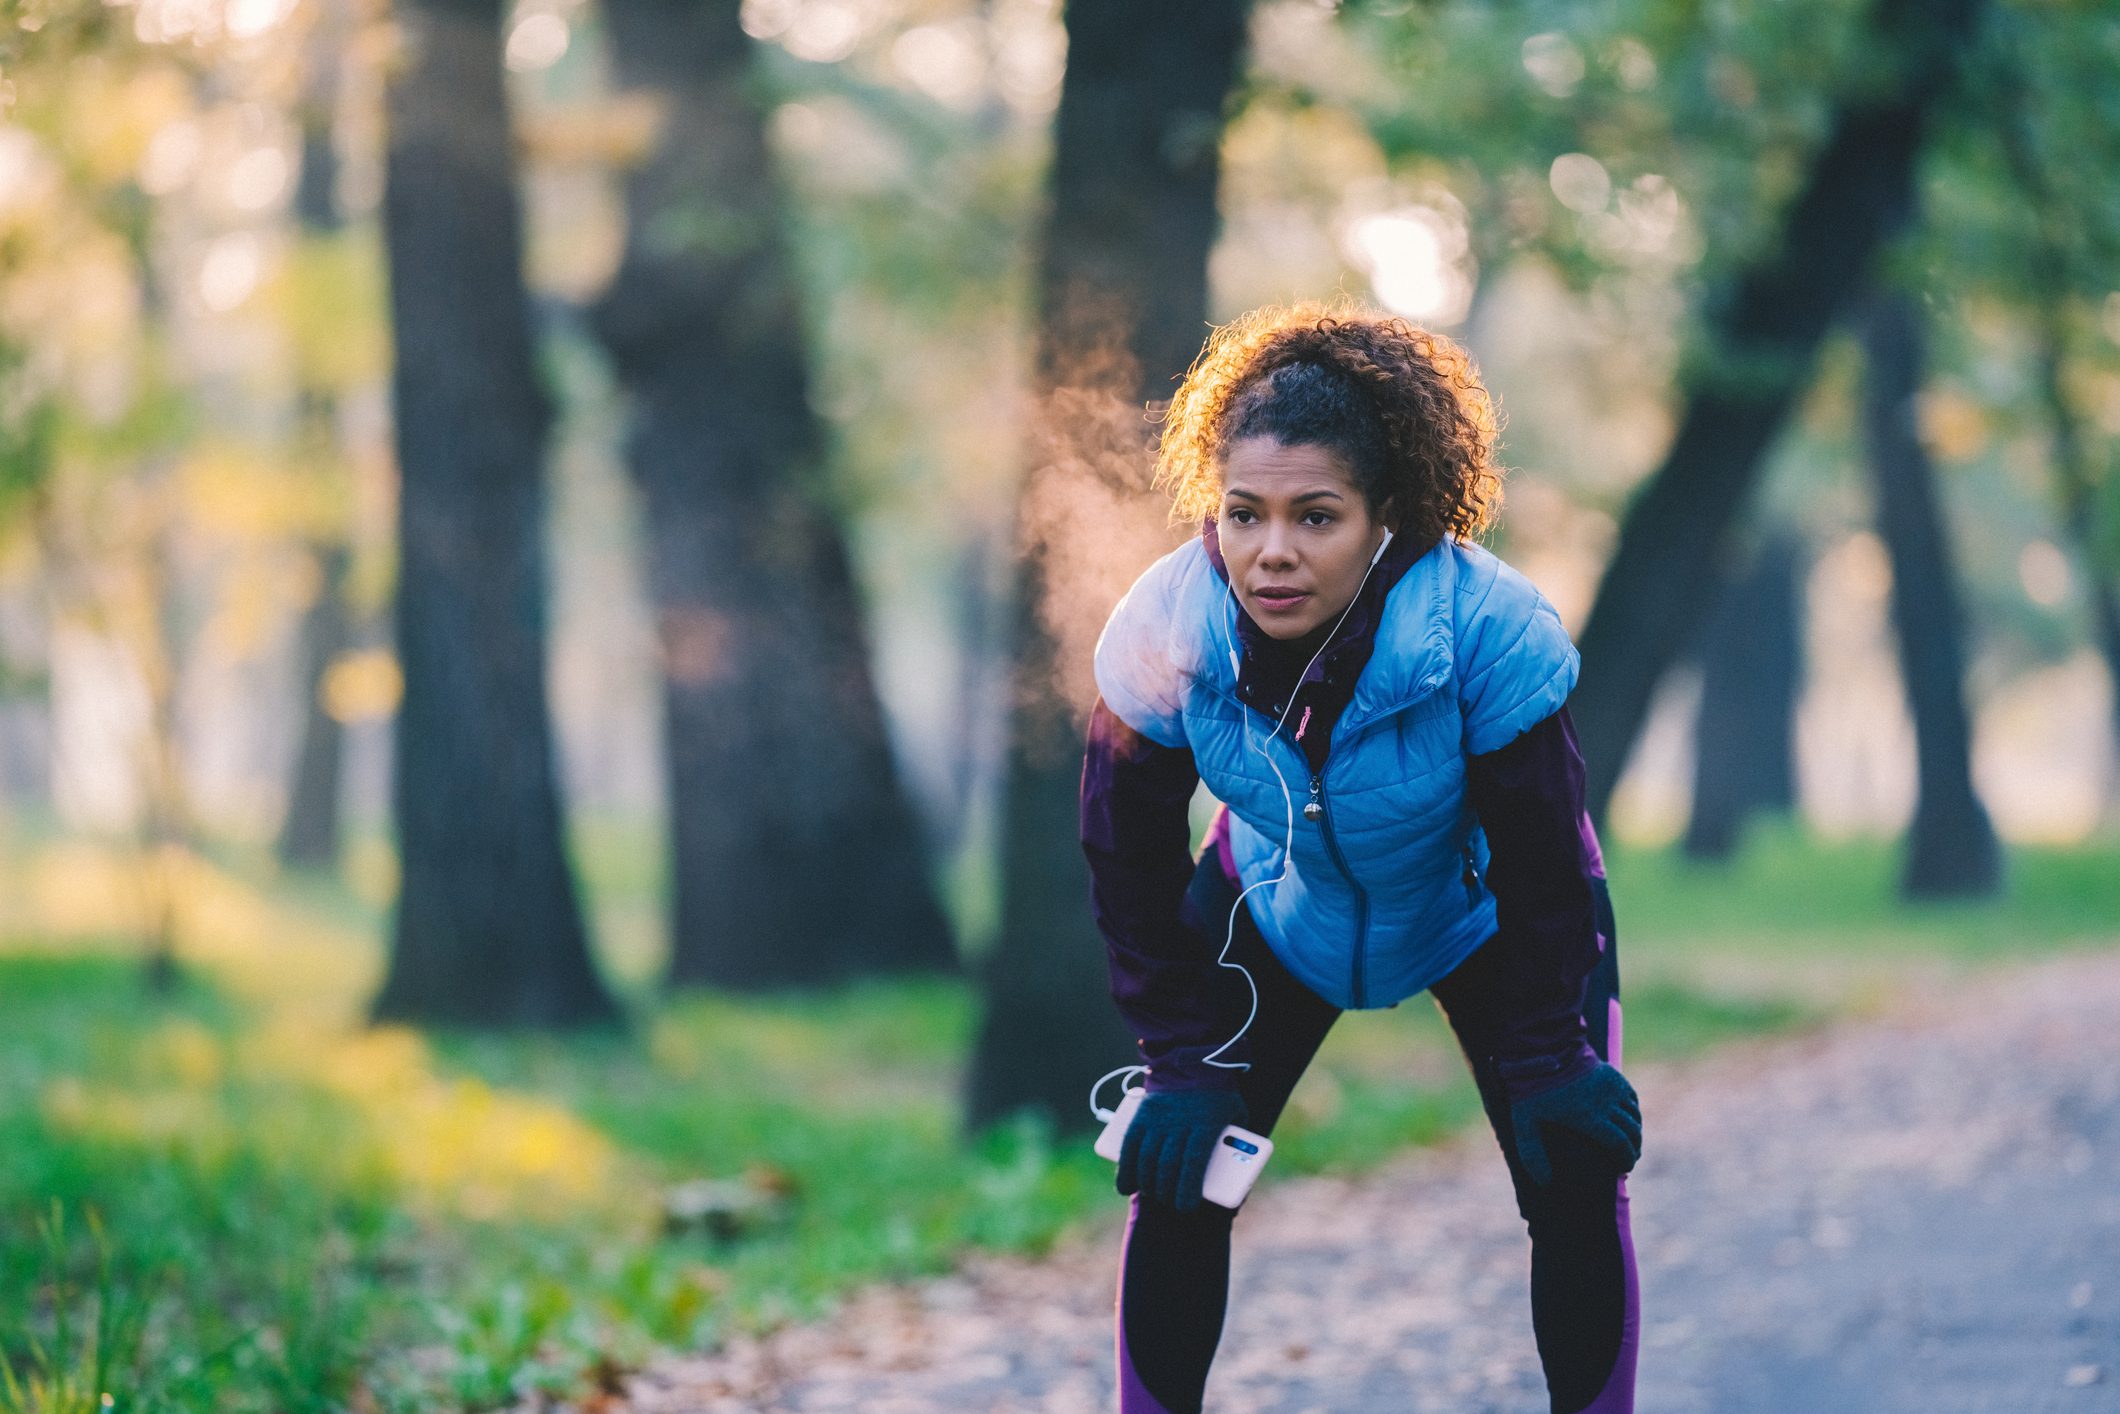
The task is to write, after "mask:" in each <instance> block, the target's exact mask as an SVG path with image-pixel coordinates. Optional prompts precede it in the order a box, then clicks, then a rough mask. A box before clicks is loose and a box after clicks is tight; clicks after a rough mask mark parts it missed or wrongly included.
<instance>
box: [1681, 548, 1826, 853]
mask: <svg viewBox="0 0 2120 1414" xmlns="http://www.w3.org/2000/svg"><path fill="white" fill-rule="evenodd" d="M1806 568H1807V565H1806V564H1805V555H1804V546H1803V540H1802V538H1801V537H1800V536H1799V535H1798V534H1797V533H1796V532H1795V531H1793V530H1792V529H1790V528H1787V527H1776V528H1774V529H1772V530H1770V531H1769V532H1768V533H1767V534H1765V535H1764V536H1762V537H1761V538H1760V543H1759V545H1758V546H1757V547H1756V548H1755V549H1754V550H1753V552H1752V553H1751V555H1750V557H1749V559H1748V560H1747V561H1745V562H1744V563H1743V564H1742V565H1741V566H1740V567H1739V568H1738V570H1737V571H1736V572H1735V573H1731V574H1726V575H1725V577H1724V579H1723V582H1722V587H1721V590H1720V592H1719V594H1718V596H1717V601H1716V605H1715V609H1714V612H1713V613H1711V614H1710V615H1709V617H1708V621H1707V623H1706V624H1704V625H1703V626H1702V633H1701V640H1700V648H1699V650H1698V655H1699V658H1700V669H1701V684H1700V712H1699V714H1698V716H1697V717H1696V719H1695V726H1694V733H1693V745H1694V751H1693V809H1692V813H1691V815H1690V816H1689V817H1688V819H1687V822H1686V836H1685V844H1684V848H1685V852H1686V853H1687V854H1689V855H1691V856H1692V857H1693V858H1695V859H1726V858H1728V857H1729V856H1730V855H1731V854H1732V853H1733V852H1734V851H1735V850H1736V849H1737V846H1738V845H1739V843H1740V842H1741V841H1742V838H1743V834H1744V828H1745V826H1746V825H1747V824H1748V823H1750V821H1751V819H1752V817H1754V816H1755V815H1762V814H1776V815H1783V814H1787V813H1789V812H1790V811H1792V810H1794V809H1795V808H1796V699H1797V696H1798V693H1799V691H1800V690H1801V687H1802V679H1803V634H1804V596H1803V585H1804V572H1805V570H1806Z"/></svg>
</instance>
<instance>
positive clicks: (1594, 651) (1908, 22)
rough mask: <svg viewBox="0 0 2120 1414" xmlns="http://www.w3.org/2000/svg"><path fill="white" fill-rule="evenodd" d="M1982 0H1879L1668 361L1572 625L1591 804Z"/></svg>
mask: <svg viewBox="0 0 2120 1414" xmlns="http://www.w3.org/2000/svg"><path fill="white" fill-rule="evenodd" d="M1984 8H1985V6H1984V3H1983V0H1939V3H1934V4H1920V3H1916V2H1915V0H1881V3H1880V4H1879V5H1878V7H1877V10H1876V14H1875V45H1876V49H1875V53H1876V55H1877V56H1878V58H1879V60H1880V62H1879V63H1878V65H1877V68H1876V73H1875V75H1874V76H1873V78H1872V80H1871V81H1870V82H1869V83H1866V84H1864V85H1863V86H1861V87H1859V88H1857V89H1856V90H1855V91H1854V92H1852V93H1851V94H1849V95H1848V96H1847V97H1846V99H1845V100H1844V101H1843V103H1842V104H1841V106H1840V107H1839V109H1838V111H1837V112H1836V113H1835V115H1834V118H1833V123H1832V128H1831V131H1830V133H1829V135H1828V136H1827V138H1826V140H1825V142H1824V143H1823V144H1822V145H1821V146H1820V147H1819V148H1818V150H1817V152H1816V153H1815V155H1814V156H1813V157H1812V159H1811V161H1810V163H1809V165H1808V169H1807V171H1806V172H1805V175H1804V178H1803V181H1802V183H1801V185H1800V188H1799V189H1798V191H1797V194H1796V196H1795V198H1794V199H1793V200H1792V201H1791V202H1790V203H1789V205H1788V208H1787V212H1786V214H1785V216H1784V217H1783V218H1782V220H1781V222H1780V227H1779V237H1778V239H1777V240H1776V241H1775V242H1774V243H1773V245H1772V246H1771V247H1770V248H1769V249H1768V250H1767V251H1765V252H1763V253H1762V254H1761V255H1760V256H1758V257H1757V258H1756V259H1755V260H1753V261H1751V262H1750V263H1748V264H1747V265H1746V266H1744V267H1743V268H1742V269H1741V270H1740V271H1739V272H1738V273H1737V274H1736V276H1735V278H1734V279H1732V280H1731V281H1730V282H1729V283H1728V285H1727V287H1726V288H1724V289H1723V290H1721V291H1720V292H1719V294H1718V295H1717V297H1716V298H1715V299H1714V300H1713V301H1712V303H1711V306H1710V308H1709V311H1708V314H1707V320H1706V323H1707V334H1708V338H1707V342H1706V344H1705V345H1704V346H1703V347H1702V348H1701V349H1700V350H1699V351H1698V353H1697V355H1696V357H1695V358H1694V360H1693V361H1692V363H1691V366H1690V367H1689V368H1688V369H1687V370H1686V371H1685V373H1684V375H1683V407H1684V410H1683V413H1682V415H1681V417H1680V419H1679V426H1678V432H1677V435H1676V436H1675V438H1674V439H1673V441H1672V444H1671V447H1670V449H1669V451H1668V452H1667V453H1666V454H1665V456H1664V460H1663V463H1662V465H1661V466H1660V467H1659V468H1658V469H1657V471H1656V472H1655V473H1654V474H1653V475H1652V476H1651V477H1650V479H1649V481H1648V483H1647V484H1646V485H1645V486H1644V487H1643V489H1642V490H1641V491H1640V493H1639V494H1638V495H1636V496H1635V498H1634V500H1633V501H1632V503H1631V504H1630V505H1629V507H1628V509H1627V514H1626V517H1625V519H1624V521H1623V523H1622V525H1621V528H1620V535H1619V543H1618V546H1617V548H1616V550H1615V551H1614V553H1613V556H1612V559H1611V561H1610V562H1609V563H1608V564H1607V565H1606V568H1605V572H1604V577H1603V579H1602V580H1601V581H1600V583H1599V587H1598V594H1597V599H1596V602H1595V604H1594V605H1593V607H1592V609H1591V612H1590V617H1589V620H1588V622H1587V623H1586V624H1585V625H1584V627H1583V630H1582V633H1581V634H1580V635H1579V639H1578V641H1579V645H1580V647H1581V649H1582V655H1583V676H1582V682H1581V685H1580V686H1579V687H1578V688H1577V689H1576V692H1575V695H1574V697H1573V698H1572V699H1571V708H1572V710H1573V711H1574V713H1575V716H1576V721H1577V723H1578V726H1579V727H1580V730H1581V734H1582V741H1583V754H1584V757H1585V759H1586V761H1587V762H1588V767H1589V775H1590V780H1589V797H1590V806H1591V809H1592V811H1593V813H1594V814H1595V815H1596V816H1597V817H1599V818H1602V817H1603V815H1604V810H1605V807H1606V805H1607V804H1608V803H1609V801H1610V799H1611V795H1612V788H1613V786H1614V785H1615V783H1616V782H1617V781H1618V778H1619V773H1620V770H1621V768H1622V766H1623V765H1624V764H1625V762H1626V759H1627V756H1628V752H1629V749H1630V748H1631V746H1632V745H1633V742H1634V738H1635V736H1636V734H1637V733H1638V732H1639V731H1640V729H1641V723H1642V720H1643V718H1644V716H1645V715H1646V714H1647V711H1648V707H1649V701H1650V698H1651V696H1652V694H1653V693H1654V691H1655V688H1656V684H1657V683H1658V681H1659V680H1660V679H1661V678H1662V676H1663V674H1664V671H1665V669H1666V668H1667V667H1668V666H1669V665H1670V663H1671V660H1672V659H1673V657H1674V656H1675V655H1676V654H1677V653H1678V652H1680V651H1681V649H1682V647H1683V645H1684V644H1685V643H1686V642H1687V640H1688V639H1689V638H1690V637H1691V634H1692V630H1693V629H1694V627H1695V626H1696V624H1697V622H1698V620H1699V618H1700V615H1701V614H1702V613H1703V612H1705V608H1704V606H1705V605H1706V604H1707V603H1708V602H1709V601H1710V600H1711V598H1712V595H1711V594H1710V592H1709V591H1710V587H1711V585H1712V582H1713V575H1714V573H1715V565H1716V563H1717V561H1718V557H1719V555H1720V552H1721V546H1722V544H1723V541H1724V539H1725V537H1726V536H1727V535H1728V533H1729V530H1730V527H1731V525H1732V524H1733V523H1734V522H1735V520H1736V519H1737V517H1738V515H1739V513H1740V511H1741V508H1742V507H1743V504H1744V502H1745V499H1746V497H1747V495H1748V493H1749V492H1750V491H1751V489H1752V485H1753V483H1754V481H1755V480H1756V479H1757V477H1758V474H1759V471H1760V469H1761V467H1762V465H1763V463H1764V454H1765V452H1766V451H1767V449H1768V446H1769V444H1770V443H1771V441H1772V440H1773V437H1774V435H1775V433H1776V431H1777V430H1778V429H1779V427H1780V425H1781V423H1782V420H1783V418H1784V417H1785V415H1786V414H1787V412H1788V409H1789V407H1790V406H1791V404H1792V403H1793V402H1794V401H1795V399H1796V397H1797V396H1798V395H1799V394H1800V393H1801V392H1802V391H1803V389H1804V388H1805V387H1806V386H1807V384H1808V382H1809V378H1810V371H1811V368H1812V366H1813V363H1814V360H1815V357H1816V353H1817V350H1818V346H1819V344H1820V341H1821V340H1822V339H1823V338H1824V337H1825V334H1826V331H1827V329H1828V328H1829V327H1830V326H1831V324H1832V323H1833V321H1834V320H1835V318H1836V317H1838V316H1840V315H1841V314H1842V313H1843V312H1844V311H1845V310H1846V309H1847V308H1848V307H1849V304H1850V301H1851V300H1852V298H1853V297H1854V296H1855V294H1856V292H1857V291H1858V289H1859V288H1860V287H1861V286H1862V285H1863V283H1864V282H1865V281H1866V280H1867V279H1868V277H1869V276H1870V274H1871V267H1872V265H1873V264H1874V263H1875V257H1876V253H1877V251H1878V250H1879V249H1880V247H1881V246H1883V245H1884V243H1885V242H1886V241H1887V240H1889V239H1890V238H1891V237H1893V236H1894V235H1896V234H1898V233H1899V232H1900V231H1901V230H1902V229H1903V228H1904V227H1905V225H1906V224H1907V222H1908V220H1909V218H1910V217H1911V215H1912V212H1913V187H1914V178H1915V163H1916V159H1917V158H1918V157H1919V155H1920V153H1921V150H1922V142H1923V137H1924V134H1925V132H1926V129H1927V128H1928V126H1929V124H1930V122H1931V120H1932V119H1933V117H1934V116H1935V113H1936V110H1938V109H1939V108H1940V107H1941V106H1942V105H1943V104H1944V102H1945V101H1946V100H1947V99H1948V98H1949V97H1950V95H1951V93H1952V85H1953V81H1954V78H1955V75H1956V71H1957V68H1958V65H1959V62H1960V59H1961V57H1962V54H1963V51H1964V50H1965V49H1966V48H1967V47H1968V46H1969V45H1970V44H1971V43H1972V42H1973V40H1974V36H1975V35H1976V33H1977V28H1978V23H1979V20H1980V16H1981V14H1982V12H1983V10H1984Z"/></svg>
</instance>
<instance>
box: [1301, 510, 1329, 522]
mask: <svg viewBox="0 0 2120 1414" xmlns="http://www.w3.org/2000/svg"><path fill="white" fill-rule="evenodd" d="M1312 516H1316V517H1317V519H1316V520H1312V519H1311V517H1312ZM1303 522H1304V524H1306V525H1331V524H1332V517H1331V516H1330V515H1328V514H1327V513H1325V512H1324V511H1311V512H1310V513H1309V514H1308V515H1305V516H1304V517H1303Z"/></svg>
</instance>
